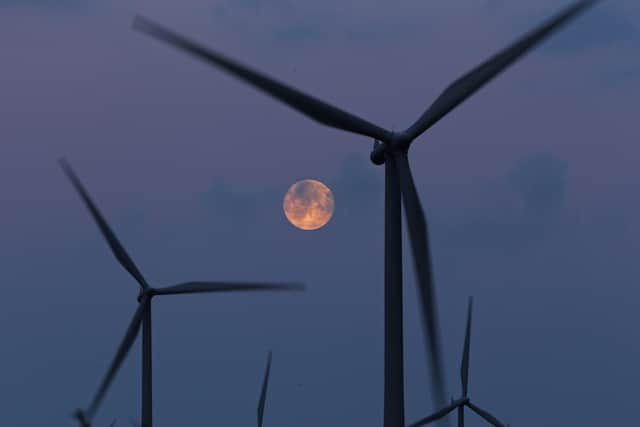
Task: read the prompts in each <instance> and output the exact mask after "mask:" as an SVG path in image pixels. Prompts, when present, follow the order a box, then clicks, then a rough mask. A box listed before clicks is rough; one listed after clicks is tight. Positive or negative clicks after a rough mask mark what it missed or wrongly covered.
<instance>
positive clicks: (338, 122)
mask: <svg viewBox="0 0 640 427" xmlns="http://www.w3.org/2000/svg"><path fill="white" fill-rule="evenodd" d="M133 28H135V29H136V30H139V31H141V32H143V33H146V34H148V35H150V36H152V37H154V38H156V39H158V40H162V41H164V42H165V43H168V44H170V45H172V46H174V47H176V48H178V49H180V50H182V51H184V52H187V53H190V54H191V55H193V56H195V57H197V58H199V59H201V60H203V61H205V62H207V63H209V64H210V65H213V66H215V67H217V68H219V69H221V70H222V71H224V72H226V73H227V74H230V75H231V76H233V77H235V78H237V79H240V80H243V81H244V82H246V83H248V84H250V85H251V86H253V87H254V88H256V89H258V90H260V91H262V92H264V93H265V94H267V95H270V96H272V97H274V98H276V99H277V100H279V101H280V102H283V103H285V104H287V105H288V106H289V107H291V108H293V109H294V110H297V111H298V112H300V113H302V114H304V115H305V116H307V117H309V118H311V119H313V120H316V121H318V122H320V123H322V124H324V125H327V126H330V127H333V128H337V129H342V130H344V131H347V132H353V133H357V134H360V135H364V136H369V137H371V138H375V139H379V140H381V141H389V140H390V138H391V133H390V132H389V131H388V130H386V129H382V128H380V127H378V126H376V125H374V124H372V123H370V122H368V121H366V120H364V119H361V118H360V117H357V116H355V115H353V114H351V113H348V112H346V111H344V110H341V109H339V108H337V107H334V106H333V105H330V104H327V103H326V102H324V101H321V100H319V99H317V98H314V97H312V96H310V95H307V94H305V93H303V92H302V91H300V90H298V89H295V88H293V87H291V86H288V85H285V84H284V83H282V82H279V81H277V80H275V79H274V78H272V77H269V76H267V75H266V74H262V73H260V72H258V71H256V70H253V69H251V68H249V67H248V66H245V65H243V64H240V63H238V62H236V61H235V60H232V59H230V58H228V57H226V56H224V55H222V54H220V53H218V52H215V51H213V50H211V49H208V48H206V47H204V46H202V45H200V44H198V43H196V42H194V41H191V40H189V39H187V38H186V37H184V36H182V35H180V34H178V33H175V32H173V31H171V30H169V29H167V28H164V27H162V26H160V25H159V24H157V23H155V22H153V21H151V20H149V19H147V18H144V17H142V16H136V17H135V19H134V21H133Z"/></svg>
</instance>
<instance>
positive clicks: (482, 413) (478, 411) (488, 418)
mask: <svg viewBox="0 0 640 427" xmlns="http://www.w3.org/2000/svg"><path fill="white" fill-rule="evenodd" d="M467 406H468V407H469V408H471V410H472V411H473V412H475V413H476V414H478V415H480V416H481V417H482V418H484V420H485V421H486V422H488V423H489V424H492V425H494V426H495V427H505V426H504V424H502V423H501V422H500V421H499V420H498V419H497V418H496V417H494V416H493V415H491V414H490V413H489V412H487V411H485V410H484V409H482V408H479V407H478V406H476V405H474V404H473V403H471V402H467Z"/></svg>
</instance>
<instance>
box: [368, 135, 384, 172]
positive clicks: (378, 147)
mask: <svg viewBox="0 0 640 427" xmlns="http://www.w3.org/2000/svg"><path fill="white" fill-rule="evenodd" d="M385 151H386V150H385V146H384V144H381V143H379V142H378V141H376V143H375V144H374V146H373V151H371V155H370V156H369V158H370V159H371V162H372V163H373V164H374V165H378V166H380V165H384V162H385V161H386V160H387V159H386V154H385Z"/></svg>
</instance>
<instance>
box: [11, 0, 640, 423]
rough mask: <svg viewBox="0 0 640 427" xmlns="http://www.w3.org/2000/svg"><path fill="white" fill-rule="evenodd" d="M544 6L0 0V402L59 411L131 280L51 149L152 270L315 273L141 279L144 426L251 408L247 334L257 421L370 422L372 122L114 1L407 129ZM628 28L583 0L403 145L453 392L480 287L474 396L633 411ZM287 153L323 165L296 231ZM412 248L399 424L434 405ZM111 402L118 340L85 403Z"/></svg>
mask: <svg viewBox="0 0 640 427" xmlns="http://www.w3.org/2000/svg"><path fill="white" fill-rule="evenodd" d="M534 4H535V5H534ZM565 4H568V2H567V1H550V0H540V1H536V2H529V1H527V2H525V1H518V2H508V1H500V0H474V1H472V0H437V1H429V2H425V1H419V0H411V1H404V0H402V1H399V2H393V6H392V2H382V1H371V0H357V1H349V2H346V3H345V2H340V1H336V0H329V1H324V2H310V1H308V2H294V1H292V0H272V1H269V2H266V1H259V0H220V1H215V0H208V1H205V0H188V1H185V2H176V1H167V0H161V1H141V2H135V4H131V2H125V1H122V0H116V1H110V2H96V1H86V0H85V1H80V0H64V1H63V0H60V1H58V2H53V1H45V0H30V1H28V0H0V66H1V68H0V70H1V71H0V75H1V76H2V78H1V79H0V115H1V117H2V120H1V121H0V198H1V200H2V204H1V206H2V216H1V218H2V220H1V221H0V265H2V268H0V283H1V284H2V285H1V286H2V289H3V291H4V292H3V296H2V298H0V339H2V344H1V346H0V348H1V349H2V350H1V351H0V363H1V365H0V366H2V369H1V370H0V378H1V380H0V401H2V402H3V403H2V405H1V407H2V410H1V411H0V423H1V424H2V425H7V426H12V427H13V426H15V427H21V426H34V427H35V426H42V425H69V426H71V425H73V421H72V420H71V419H70V418H69V414H70V412H71V411H72V410H73V409H74V408H75V407H76V406H78V405H84V404H85V403H87V402H88V401H89V398H90V396H91V395H92V393H93V392H94V390H95V387H96V386H97V384H98V381H99V378H100V377H101V375H102V374H103V372H104V369H105V368H106V366H107V364H108V361H109V360H110V358H111V357H112V356H113V354H114V352H115V349H116V345H117V342H118V341H119V340H120V337H121V336H122V334H123V333H124V330H125V328H126V325H127V323H128V322H129V319H130V316H131V315H132V313H133V311H134V310H135V304H136V301H135V296H136V292H137V289H136V285H135V283H134V282H133V281H132V280H131V279H130V278H129V277H128V276H127V275H126V273H125V272H124V271H123V270H122V269H121V268H120V267H119V266H118V265H117V263H116V261H115V260H114V259H113V256H112V255H111V254H110V253H109V251H108V248H107V246H106V244H105V243H104V242H103V241H102V239H101V237H100V235H99V233H98V231H97V228H96V227H95V225H94V224H93V222H92V220H91V218H90V217H89V215H88V213H87V212H86V209H85V208H84V207H83V206H82V205H81V203H80V200H79V198H78V196H77V195H76V194H74V192H73V190H72V187H71V186H70V184H69V183H68V182H67V181H66V179H65V177H64V176H63V174H62V172H61V171H60V168H59V167H58V165H57V163H56V159H57V158H58V157H59V156H61V155H65V156H67V158H68V159H69V161H70V162H71V163H72V164H73V165H74V167H75V169H76V171H77V172H78V174H79V175H80V177H81V178H82V179H83V181H84V182H85V184H86V185H87V187H88V188H89V190H90V192H91V193H92V195H93V196H94V198H95V199H96V201H97V202H98V204H99V206H100V207H101V209H102V210H103V212H104V214H105V215H106V216H107V218H108V219H109V220H110V222H111V224H112V225H113V227H114V229H115V230H116V233H117V234H118V235H119V236H120V238H121V240H122V241H123V243H124V244H125V246H126V247H127V248H128V249H129V252H130V253H131V255H132V256H133V258H134V259H135V260H136V261H137V263H138V264H139V266H140V268H141V269H142V271H143V272H144V273H145V275H146V276H147V277H148V278H149V279H150V281H153V282H154V283H156V284H157V285H163V284H171V283H174V282H178V281H184V280H189V279H230V280H233V279H237V280H241V279H247V280H303V281H305V282H306V283H307V284H308V286H309V291H308V292H307V293H306V294H305V295H296V296H290V295H273V296H272V295H250V296H246V295H233V296H220V297H218V296H203V297H198V296H194V297H189V296H185V297H179V298H178V297H176V298H168V299H166V300H160V299H158V300H157V301H156V303H155V306H154V322H155V323H154V340H155V341H154V379H155V396H154V398H155V425H156V426H157V427H165V426H175V425H188V424H185V423H190V425H214V424H215V423H220V422H225V423H228V422H231V423H236V422H237V424H238V425H246V426H251V425H253V423H254V422H255V405H256V402H257V397H258V396H257V395H258V391H259V386H260V376H261V375H262V369H263V366H264V360H265V357H266V352H267V351H268V349H273V351H274V361H273V370H272V386H271V387H270V395H269V401H268V403H267V409H266V416H265V426H275V425H278V424H279V425H293V424H294V423H296V424H304V425H306V426H307V427H319V426H321V425H326V424H327V423H339V424H344V425H353V424H358V425H381V424H382V419H381V414H382V244H383V235H382V230H383V228H382V222H383V217H382V214H383V211H382V208H383V206H382V195H383V191H382V190H383V175H382V172H383V171H382V168H376V167H375V166H373V165H372V164H371V163H370V162H369V161H368V156H369V152H370V149H371V146H372V142H371V141H369V140H366V139H365V138H361V137H358V136H354V135H350V134H345V133H342V132H338V131H335V130H332V129H328V128H325V127H323V126H320V125H318V124H316V123H314V122H311V121H310V120H308V119H307V118H305V117H303V116H302V115H300V114H298V113H295V112H292V111H290V110H289V109H288V108H286V107H283V106H281V105H280V104H278V103H276V102H275V101H273V100H272V99H270V98H267V97H265V96H263V95H262V94H259V93H257V92H255V91H254V90H253V89H250V88H247V87H245V86H244V85H243V84H241V83H238V82H236V81H235V80H232V79H231V78H229V77H227V76H225V75H223V74H222V73H220V72H219V71H217V70H214V69H211V68H209V67H207V66H205V65H203V64H201V63H199V62H197V61H195V60H193V59H192V58H190V57H187V56H186V55H184V54H182V53H180V52H176V51H174V50H172V49H169V48H167V47H166V46H163V45H161V44H159V43H157V42H156V41H154V40H151V39H149V38H148V37H146V36H143V35H141V34H139V33H136V32H134V31H132V30H131V20H132V17H133V16H134V15H135V14H136V13H142V14H144V15H146V16H149V17H151V18H153V19H155V20H158V21H159V22H162V23H164V24H165V25H167V26H169V27H172V28H175V29H177V30H180V31H182V32H184V33H186V34H189V35H190V36H192V37H194V38H196V39H198V40H201V41H203V42H205V43H207V44H209V45H211V46H212V47H214V48H217V49H219V50H220V51H222V52H225V53H228V54H230V55H232V56H234V57H236V58H238V59H240V60H242V61H244V62H247V63H249V64H253V65H255V66H256V67H258V68H260V69H263V70H265V71H267V72H268V73H270V74H271V75H274V76H277V77H278V78H280V79H282V80H285V81H287V82H290V83H292V84H294V85H295V86H297V87H300V88H303V89H304V90H306V91H307V92H309V93H311V94H314V95H316V96H318V97H320V98H322V99H325V100H327V101H330V102H332V103H334V104H336V105H339V106H341V107H343V108H345V109H347V110H349V111H352V112H354V113H356V114H358V115H361V116H362V117H364V118H367V119H369V120H370V121H372V122H374V123H377V124H379V125H381V126H384V127H387V128H395V129H401V128H404V127H407V126H408V125H409V124H411V123H412V121H413V120H415V119H416V118H417V117H418V116H419V115H420V114H421V113H422V111H423V110H424V108H426V106H427V105H428V104H429V103H430V102H431V101H432V100H433V99H434V98H435V97H436V96H437V95H438V94H439V93H440V91H441V90H442V89H444V87H445V86H446V85H447V84H448V83H450V82H451V81H452V80H453V79H455V78H457V77H458V76H459V75H460V74H462V73H463V72H466V71H467V70H468V69H469V68H470V67H472V66H475V65H476V64H477V63H479V62H480V61H482V60H483V59H485V58H486V57H487V56H488V55H490V54H493V53H494V52H495V51H497V50H498V49H500V48H502V47H503V46H504V45H505V44H507V43H508V42H510V41H512V40H513V39H514V38H515V37H517V36H519V35H520V34H522V33H523V32H524V31H526V30H528V29H530V28H531V27H532V26H534V25H535V24H536V23H538V22H539V21H540V20H541V19H544V17H546V16H548V15H549V14H551V13H553V12H554V11H556V10H558V9H559V8H561V7H562V6H563V5H565ZM639 49H640V4H638V2H637V1H634V0H618V1H614V0H609V1H603V2H602V4H601V5H598V6H596V7H595V8H594V9H593V10H591V11H589V12H588V13H587V15H585V16H584V17H581V18H579V19H578V20H576V21H575V22H574V23H573V24H572V26H571V27H570V28H567V29H566V30H563V31H562V32H561V33H559V34H558V35H557V36H555V37H554V38H553V39H551V40H549V41H548V42H546V43H545V44H544V45H543V46H541V47H540V48H539V49H537V50H536V51H535V52H534V53H532V54H531V55H529V56H527V57H526V58H525V59H524V60H522V61H520V62H519V63H518V64H517V65H515V66H514V67H512V68H511V69H509V70H508V71H507V72H506V73H505V74H504V75H502V76H500V77H499V78H498V79H496V80H495V81H494V82H492V83H490V84H489V85H488V86H487V87H485V88H484V89H482V90H481V91H480V92H478V93H477V94H476V95H475V96H474V97H473V98H472V99H471V100H469V101H468V102H466V103H465V104H463V105H462V106H461V107H459V108H458V109H456V110H455V111H454V112H452V113H451V114H450V115H449V116H448V117H447V118H446V119H444V120H442V121H441V122H440V123H438V125H436V126H435V127H434V128H433V129H431V130H430V131H429V132H428V133H427V134H425V135H424V136H422V137H421V138H420V139H418V140H417V141H416V142H415V144H414V145H413V147H412V150H411V163H412V166H413V171H414V176H415V178H416V182H417V185H418V190H419V191H420V194H421V197H422V200H423V204H424V205H425V208H426V209H427V213H428V215H429V218H430V225H431V236H432V245H433V252H434V264H435V269H436V279H437V286H438V296H439V302H440V312H441V319H442V323H443V334H444V345H445V348H444V351H445V355H446V360H447V370H448V383H449V390H450V392H451V393H452V394H456V395H457V394H458V393H459V388H460V387H459V380H458V366H459V360H460V352H461V349H462V335H463V328H464V312H465V309H466V299H467V296H469V295H474V296H475V297H476V311H475V318H474V331H473V334H474V335H473V338H472V339H473V342H472V356H471V360H472V362H471V384H470V393H471V397H472V399H474V400H475V401H477V402H478V403H479V404H481V405H482V406H485V407H487V408H489V409H491V410H492V411H493V412H494V413H495V414H496V415H497V416H498V417H500V418H501V419H502V420H504V421H505V422H508V423H510V424H511V425H513V426H539V425H544V426H549V427H551V426H566V425H568V424H569V423H571V424H572V425H581V426H585V427H592V426H593V427H596V426H597V427H601V426H604V425H617V424H626V425H629V423H630V422H631V420H632V419H635V418H636V406H637V405H636V399H635V391H636V388H637V387H636V385H637V382H638V381H639V380H640V369H638V368H637V360H638V357H639V356H640V341H638V339H637V331H636V328H635V325H637V324H638V322H639V321H640V314H639V313H640V312H639V311H638V309H637V307H638V304H640V302H639V301H640V290H638V287H637V285H636V282H637V277H638V275H639V274H640V264H639V263H638V261H637V259H636V257H637V254H638V253H639V249H640V244H639V243H638V242H640V240H639V239H640V220H638V219H637V218H640V203H638V201H637V196H636V195H637V189H636V187H637V182H638V178H639V177H640V172H638V168H637V159H638V156H639V155H640V149H639V148H638V147H637V142H638V141H637V140H638V136H639V132H638V118H637V117H638V113H637V111H638V100H639V99H640V84H639V83H640V55H638V50H639ZM304 178H314V179H320V180H322V181H324V182H326V183H327V184H328V185H329V186H330V187H331V188H332V189H333V190H334V195H335V202H336V213H335V215H334V218H333V219H332V221H331V223H330V224H329V225H328V226H327V227H326V228H324V229H322V230H320V231H317V232H310V233H307V232H302V231H297V230H294V229H293V228H292V227H291V226H290V225H289V224H288V223H287V222H286V219H285V218H284V215H283V213H282V208H281V203H282V197H283V195H284V192H285V191H286V190H287V188H288V187H289V186H290V185H291V184H292V183H294V182H295V181H298V180H300V179H304ZM407 253H408V252H407ZM406 267H407V268H406V274H405V276H406V285H405V289H406V299H407V303H406V306H407V313H406V316H405V317H406V329H407V337H406V359H407V368H406V370H407V373H408V378H407V381H406V389H407V417H408V420H409V421H412V420H414V419H416V418H418V417H420V416H422V415H424V414H425V413H426V412H428V411H430V410H431V409H432V408H431V404H430V402H431V400H430V398H429V395H428V393H427V390H428V388H427V384H428V383H427V381H428V376H427V370H426V363H425V362H426V358H425V355H424V351H423V344H422V342H421V336H420V335H419V332H420V331H419V329H418V323H417V320H418V313H417V306H416V304H415V302H414V297H415V291H414V286H413V272H412V270H411V264H410V263H409V262H408V261H407V263H406ZM298 384H301V385H300V386H299V385H298ZM130 415H132V416H134V417H138V416H139V352H138V348H137V346H136V348H135V351H134V352H132V354H131V355H130V356H129V358H128V359H127V361H126V362H125V364H124V367H123V370H122V371H121V372H120V374H119V376H118V378H117V380H116V381H115V383H114V385H113V387H112V389H111V390H110V393H109V395H108V397H107V399H106V400H105V404H104V406H103V409H102V410H101V412H100V415H99V417H98V420H97V424H96V425H108V423H109V422H110V421H111V420H112V419H113V418H115V417H118V418H119V420H120V421H121V423H122V424H126V422H127V420H128V418H129V416H130ZM467 425H468V426H470V427H475V426H480V425H483V424H481V421H479V420H477V419H476V418H475V417H471V416H469V417H468V420H467Z"/></svg>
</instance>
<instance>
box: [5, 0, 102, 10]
mask: <svg viewBox="0 0 640 427" xmlns="http://www.w3.org/2000/svg"><path fill="white" fill-rule="evenodd" d="M89 4H90V2H88V1H82V0H0V7H31V8H38V9H45V10H48V11H69V10H86V9H88V8H89V7H93V6H89Z"/></svg>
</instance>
